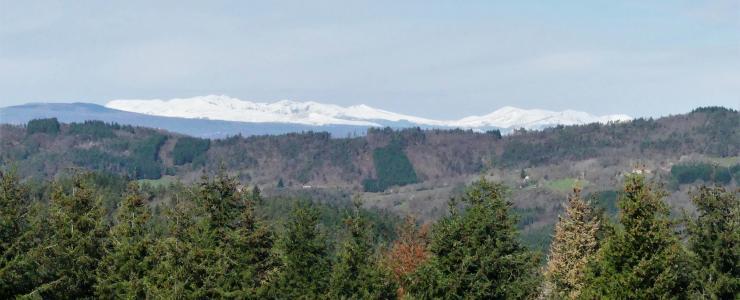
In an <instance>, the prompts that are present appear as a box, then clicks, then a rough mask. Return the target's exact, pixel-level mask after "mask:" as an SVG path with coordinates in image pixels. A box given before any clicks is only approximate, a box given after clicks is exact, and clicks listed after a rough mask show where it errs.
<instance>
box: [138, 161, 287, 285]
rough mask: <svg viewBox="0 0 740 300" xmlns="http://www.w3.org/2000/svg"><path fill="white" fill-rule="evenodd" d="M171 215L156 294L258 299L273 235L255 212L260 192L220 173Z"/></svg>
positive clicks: (158, 250) (205, 181) (159, 251)
mask: <svg viewBox="0 0 740 300" xmlns="http://www.w3.org/2000/svg"><path fill="white" fill-rule="evenodd" d="M191 193H192V194H191V197H193V198H194V199H193V201H192V204H193V205H185V204H182V203H181V204H180V205H179V206H178V208H177V209H176V210H175V211H174V212H173V213H172V215H171V216H170V218H171V223H172V227H171V229H170V230H171V232H170V235H171V236H170V237H169V238H167V239H165V240H164V241H162V242H161V243H160V244H159V245H158V246H157V247H156V248H155V251H154V252H155V253H157V257H159V261H158V263H157V265H156V266H155V267H154V270H153V273H152V278H153V279H154V280H153V283H154V285H153V286H152V287H151V288H152V292H153V293H154V294H159V295H166V296H167V297H168V298H169V297H175V298H180V297H184V298H257V297H259V295H260V294H261V293H263V292H264V291H265V288H266V279H267V275H268V271H269V270H270V269H272V268H273V264H272V257H271V256H270V249H271V248H272V235H271V233H270V231H269V230H267V228H265V227H264V226H263V225H262V224H261V222H260V221H259V220H257V219H256V218H255V216H254V205H255V202H256V201H257V199H254V198H253V197H254V196H256V195H258V193H248V192H247V191H242V190H241V189H240V188H239V184H238V182H237V181H236V180H235V179H234V178H233V177H229V176H227V175H226V174H223V173H221V174H220V175H218V176H216V177H215V178H214V179H210V178H208V177H204V178H203V179H202V181H201V183H200V184H199V185H198V186H196V187H195V188H194V190H192V191H191Z"/></svg>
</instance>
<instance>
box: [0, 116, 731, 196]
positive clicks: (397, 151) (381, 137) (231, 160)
mask: <svg viewBox="0 0 740 300" xmlns="http://www.w3.org/2000/svg"><path fill="white" fill-rule="evenodd" d="M739 128H740V114H739V113H738V112H737V111H733V110H729V109H724V108H714V107H712V108H701V109H697V110H695V111H693V112H691V113H689V114H686V115H677V116H670V117H664V118H660V119H657V120H652V119H647V120H646V119H637V120H634V121H631V122H626V123H612V124H590V125H584V126H560V127H556V128H550V129H546V130H543V131H517V132H515V133H513V134H511V135H507V136H503V137H502V136H501V135H500V133H498V132H495V131H493V132H487V133H476V132H472V131H463V130H420V129H406V130H401V131H394V130H391V129H373V130H370V131H369V132H368V134H367V136H364V137H356V138H344V137H331V136H330V135H329V134H327V133H322V132H307V133H296V134H286V135H279V136H253V137H248V138H244V137H241V136H234V137H230V138H225V139H217V140H212V141H208V140H203V139H197V138H191V137H185V136H181V135H178V134H173V133H168V132H164V131H160V130H155V129H148V128H141V127H132V126H122V125H117V124H105V123H102V122H99V121H88V122H84V123H71V124H60V123H58V122H57V121H56V120H53V119H45V120H34V121H31V122H29V123H28V124H27V125H26V126H10V125H2V143H1V144H0V149H1V150H2V155H0V159H1V162H2V163H3V164H8V163H16V164H18V167H19V172H20V174H21V176H24V177H27V176H31V177H37V178H48V177H52V176H53V175H54V174H57V173H58V172H59V171H60V170H63V169H65V168H84V169H90V170H106V171H112V172H115V173H119V174H126V175H128V176H130V177H132V178H136V179H158V178H161V177H162V176H168V175H170V176H175V177H177V178H181V179H183V180H185V181H189V182H191V181H193V180H195V179H197V178H198V177H199V176H200V174H201V172H202V171H203V170H206V171H207V172H210V173H212V172H214V171H215V170H217V169H219V168H222V167H223V168H226V170H228V171H229V172H230V173H232V174H234V175H237V176H238V177H239V178H240V179H241V180H243V181H250V182H254V183H256V184H258V185H260V186H270V187H273V186H275V185H276V184H277V182H278V179H279V178H281V179H282V180H283V181H284V185H285V186H288V187H291V186H293V187H299V186H304V185H311V186H329V187H344V188H350V189H354V190H360V189H362V188H363V187H364V188H365V190H368V191H383V190H386V189H387V188H389V187H392V186H402V185H406V184H410V183H416V182H425V181H434V180H439V179H445V178H452V177H457V176H465V175H478V174H482V173H485V172H487V171H490V170H494V169H516V170H519V169H522V168H534V167H539V166H547V165H554V164H562V163H566V162H578V161H584V160H589V159H597V160H599V164H600V165H601V166H602V167H609V166H617V165H624V164H625V163H630V162H634V161H637V160H639V161H643V162H651V161H652V162H659V163H668V164H671V165H672V164H673V163H675V162H678V161H679V160H680V159H681V157H682V156H686V155H702V156H706V157H715V158H728V157H737V156H738V155H740V129H739ZM363 183H365V184H363Z"/></svg>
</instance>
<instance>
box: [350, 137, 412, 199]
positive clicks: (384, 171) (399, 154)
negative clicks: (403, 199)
mask: <svg viewBox="0 0 740 300" xmlns="http://www.w3.org/2000/svg"><path fill="white" fill-rule="evenodd" d="M373 164H374V166H375V172H376V174H377V178H376V179H365V180H364V181H363V187H364V189H365V191H366V192H382V191H385V190H386V189H387V188H389V187H391V186H394V185H398V186H403V185H407V184H412V183H416V182H418V180H419V179H418V178H417V176H416V171H414V166H413V165H412V164H411V161H410V160H409V158H408V157H407V156H406V153H404V152H403V147H402V144H401V142H400V141H398V140H393V141H391V143H390V144H388V146H385V147H380V148H377V149H375V150H373Z"/></svg>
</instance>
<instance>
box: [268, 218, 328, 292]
mask: <svg viewBox="0 0 740 300" xmlns="http://www.w3.org/2000/svg"><path fill="white" fill-rule="evenodd" d="M318 225H319V212H318V211H317V210H316V209H315V208H314V207H312V206H311V205H310V204H306V203H298V204H297V205H296V207H295V208H294V209H293V212H292V213H291V217H290V219H289V220H288V222H287V224H286V228H285V232H284V233H283V235H282V237H281V238H280V240H279V241H278V244H277V250H278V253H279V257H280V261H281V263H280V271H279V273H278V274H277V276H276V277H277V278H275V279H274V280H273V282H272V285H271V287H270V293H269V297H270V298H274V299H317V298H322V297H324V296H325V295H326V292H327V290H328V286H329V280H328V279H329V271H330V268H331V263H330V260H329V253H328V249H327V241H326V237H325V235H324V233H322V232H321V230H319V228H318Z"/></svg>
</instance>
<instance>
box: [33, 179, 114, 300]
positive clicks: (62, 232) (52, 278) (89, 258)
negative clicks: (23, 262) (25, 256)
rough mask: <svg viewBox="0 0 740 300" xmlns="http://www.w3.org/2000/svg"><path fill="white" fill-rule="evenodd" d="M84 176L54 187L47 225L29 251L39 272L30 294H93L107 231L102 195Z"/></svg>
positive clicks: (47, 295)
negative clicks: (67, 184) (99, 194)
mask: <svg viewBox="0 0 740 300" xmlns="http://www.w3.org/2000/svg"><path fill="white" fill-rule="evenodd" d="M85 177H86V175H76V176H75V177H74V179H73V182H72V186H71V187H70V188H69V189H68V190H66V189H65V188H64V187H63V186H62V185H61V184H60V183H55V184H54V185H53V187H52V194H51V203H50V207H49V215H48V223H47V226H48V229H47V230H46V232H45V234H44V237H43V241H42V242H40V243H39V244H38V245H37V246H36V247H35V248H34V249H32V250H31V253H30V255H31V256H32V258H33V259H34V260H36V262H37V267H38V274H40V278H39V280H40V282H38V283H37V284H36V288H35V289H34V290H33V291H32V292H31V293H30V294H31V295H38V296H41V297H43V298H56V299H58V298H65V299H66V298H88V297H92V296H93V293H94V285H95V282H96V277H95V269H96V267H97V265H98V263H99V261H100V258H101V256H102V243H103V240H104V238H105V233H106V231H105V224H104V220H103V216H104V211H103V209H102V208H101V203H100V198H99V197H98V196H97V195H96V191H95V188H94V187H93V186H92V185H91V184H90V183H89V182H88V181H87V180H86V178H85Z"/></svg>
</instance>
